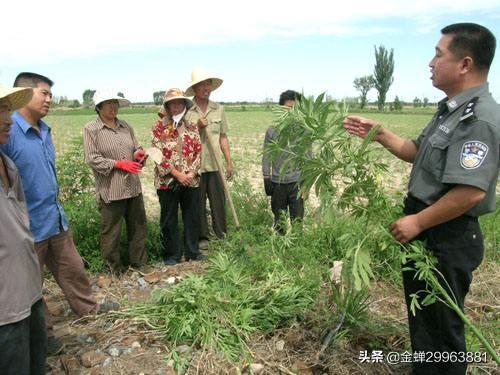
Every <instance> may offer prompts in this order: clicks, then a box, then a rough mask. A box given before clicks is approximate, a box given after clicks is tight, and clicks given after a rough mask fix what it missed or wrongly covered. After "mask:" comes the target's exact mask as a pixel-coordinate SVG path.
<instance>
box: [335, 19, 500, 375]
mask: <svg viewBox="0 0 500 375" xmlns="http://www.w3.org/2000/svg"><path fill="white" fill-rule="evenodd" d="M441 33H442V37H441V39H440V40H439V42H438V44H437V46H436V53H435V56H434V57H433V58H432V60H431V62H430V63H429V66H430V70H431V80H432V83H433V85H434V86H435V87H436V88H438V89H440V90H442V91H443V92H444V93H445V94H446V98H445V99H443V100H442V101H441V102H440V103H439V108H438V112H437V114H436V115H435V116H434V117H433V119H432V120H431V122H430V123H429V125H428V126H427V127H426V128H425V129H424V130H423V132H422V134H421V135H420V136H419V137H418V138H417V139H416V140H408V139H404V138H401V137H399V136H398V135H396V134H394V133H392V132H390V131H389V130H387V129H385V128H383V127H380V128H379V130H378V132H377V134H376V135H375V138H374V140H375V141H377V142H379V143H380V144H382V145H383V146H384V147H385V148H386V149H388V150H389V151H390V152H391V153H392V154H394V155H395V156H397V157H398V158H400V159H402V160H405V161H407V162H410V163H413V168H412V171H411V175H410V182H409V187H408V196H407V198H406V199H405V210H404V213H405V215H406V216H404V217H402V218H400V219H399V220H397V221H396V222H394V223H393V224H392V225H391V234H392V235H393V236H394V238H395V239H396V240H398V241H399V242H401V243H408V242H410V241H412V240H421V241H423V242H424V244H425V246H426V248H427V249H428V250H430V251H431V252H432V253H433V254H434V255H435V256H436V258H437V259H438V267H437V268H438V270H439V271H440V272H441V273H442V275H443V276H444V277H445V279H446V282H447V284H448V285H449V287H448V286H446V289H447V290H448V292H450V293H453V295H454V296H455V297H456V300H457V302H458V304H459V306H460V307H461V308H462V310H463V306H464V300H465V296H466V294H467V293H468V291H469V286H470V283H471V281H472V271H474V270H475V269H476V268H477V267H478V266H479V264H480V263H481V261H482V258H483V251H484V247H483V239H482V234H481V230H480V227H479V223H478V216H480V215H483V214H485V213H487V212H492V211H494V210H495V203H496V202H495V201H496V196H495V195H496V194H495V191H496V184H497V179H498V170H499V164H500V160H499V158H500V107H499V105H498V104H497V103H496V102H495V101H494V99H493V98H492V97H491V94H490V93H489V91H488V83H487V79H488V71H489V68H490V66H491V63H492V61H493V57H494V54H495V47H496V40H495V37H494V36H493V34H492V33H491V32H490V31H489V30H488V29H486V28H485V27H483V26H481V25H477V24H472V23H459V24H453V25H449V26H447V27H445V28H443V29H442V30H441ZM375 125H377V123H376V122H375V121H373V120H370V119H366V118H362V117H358V116H349V117H347V118H346V119H345V120H344V128H345V129H346V130H347V131H348V132H349V133H350V134H353V135H357V136H360V137H362V138H364V137H366V135H367V134H368V132H369V131H370V129H372V127H373V126H375ZM410 266H411V265H410ZM414 276H415V272H414V271H413V270H409V271H404V272H403V283H404V290H405V298H406V303H407V308H408V311H409V313H408V319H409V327H410V336H411V344H412V349H413V351H414V352H417V351H418V352H426V353H429V352H440V353H443V352H448V353H451V352H457V353H459V352H465V351H466V345H465V334H464V324H463V322H462V321H461V319H460V318H459V316H458V315H457V314H456V313H455V312H454V311H453V310H451V309H450V308H449V307H447V306H446V305H444V304H443V303H440V302H436V303H434V304H432V305H430V306H426V307H424V308H423V310H419V311H417V313H416V315H415V316H413V315H412V314H411V312H410V309H409V307H410V306H409V302H410V295H411V294H413V293H416V292H417V291H419V290H422V289H425V284H423V283H422V282H420V281H419V280H415V279H414ZM443 285H445V283H444V282H443ZM436 362H437V361H435V362H434V363H414V367H413V369H414V373H415V374H426V375H429V374H465V372H466V368H467V365H466V363H464V362H465V361H456V362H452V361H447V362H444V361H443V362H442V363H436Z"/></svg>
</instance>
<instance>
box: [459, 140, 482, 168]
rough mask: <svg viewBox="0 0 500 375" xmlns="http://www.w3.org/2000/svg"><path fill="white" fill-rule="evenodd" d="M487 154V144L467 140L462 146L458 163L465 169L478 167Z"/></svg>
mask: <svg viewBox="0 0 500 375" xmlns="http://www.w3.org/2000/svg"><path fill="white" fill-rule="evenodd" d="M487 154H488V145H486V144H485V143H483V142H479V141H468V142H465V143H464V145H463V146H462V151H461V154H460V165H461V166H462V168H465V169H476V168H478V167H479V166H480V165H481V164H482V163H483V161H484V159H485V158H486V155H487Z"/></svg>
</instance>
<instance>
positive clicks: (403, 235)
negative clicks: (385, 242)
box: [391, 215, 422, 243]
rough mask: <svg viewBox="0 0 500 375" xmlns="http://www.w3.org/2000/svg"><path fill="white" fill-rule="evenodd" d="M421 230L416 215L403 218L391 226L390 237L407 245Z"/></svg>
mask: <svg viewBox="0 0 500 375" xmlns="http://www.w3.org/2000/svg"><path fill="white" fill-rule="evenodd" d="M420 232H422V228H421V227H420V223H419V222H418V219H417V215H408V216H404V217H402V218H401V219H399V220H397V221H395V222H394V223H392V224H391V234H392V236H393V237H394V238H395V239H396V240H397V241H399V242H401V243H407V242H409V241H411V240H412V239H414V238H415V237H417V236H418V235H419V234H420Z"/></svg>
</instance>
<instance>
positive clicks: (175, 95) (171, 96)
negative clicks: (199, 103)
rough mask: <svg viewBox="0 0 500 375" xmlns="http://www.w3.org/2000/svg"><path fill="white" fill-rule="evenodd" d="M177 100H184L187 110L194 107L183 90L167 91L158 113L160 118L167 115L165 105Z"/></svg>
mask: <svg viewBox="0 0 500 375" xmlns="http://www.w3.org/2000/svg"><path fill="white" fill-rule="evenodd" d="M175 99H184V102H185V103H186V109H189V108H191V107H192V106H193V101H192V100H191V99H189V98H188V97H187V96H186V95H184V92H182V90H181V89H178V88H172V89H169V90H167V91H165V95H164V96H163V106H162V107H161V108H160V110H159V111H158V116H160V118H163V117H165V115H166V114H167V110H166V107H165V104H167V103H168V102H170V101H172V100H175Z"/></svg>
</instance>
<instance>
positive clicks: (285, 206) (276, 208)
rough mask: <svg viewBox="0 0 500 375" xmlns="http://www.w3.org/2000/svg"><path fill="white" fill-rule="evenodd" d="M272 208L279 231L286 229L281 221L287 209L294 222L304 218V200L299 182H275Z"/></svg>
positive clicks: (275, 224) (275, 225)
mask: <svg viewBox="0 0 500 375" xmlns="http://www.w3.org/2000/svg"><path fill="white" fill-rule="evenodd" d="M271 210H272V211H273V214H274V228H275V229H276V230H277V231H278V232H279V233H283V232H284V231H285V229H284V228H283V226H282V225H281V224H280V222H281V220H282V216H283V214H284V213H286V212H287V211H288V212H289V215H290V220H291V221H292V222H293V221H294V220H298V219H303V218H304V200H303V199H302V197H301V196H300V193H299V185H298V184H297V182H292V183H289V184H278V183H275V182H273V194H272V195H271Z"/></svg>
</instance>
